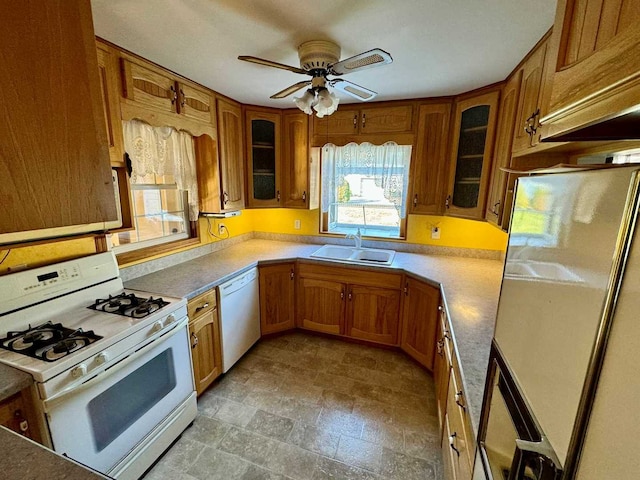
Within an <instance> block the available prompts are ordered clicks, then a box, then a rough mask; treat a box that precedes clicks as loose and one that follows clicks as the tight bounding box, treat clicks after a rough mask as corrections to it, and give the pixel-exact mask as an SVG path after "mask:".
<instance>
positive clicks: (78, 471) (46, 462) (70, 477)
mask: <svg viewBox="0 0 640 480" xmlns="http://www.w3.org/2000/svg"><path fill="white" fill-rule="evenodd" d="M0 449H1V450H2V473H1V474H0V478H4V479H7V480H11V479H15V480H18V479H29V480H51V479H56V480H100V479H107V478H109V477H105V476H104V475H101V474H99V473H97V472H94V471H93V470H89V469H87V468H86V467H83V466H82V465H80V464H78V463H76V462H74V461H73V460H71V459H69V458H66V457H63V456H62V455H58V454H57V453H55V452H53V451H51V450H49V449H48V448H45V447H43V446H42V445H40V444H38V443H35V442H33V441H31V440H29V439H28V438H25V437H23V436H21V435H18V434H17V433H14V432H12V431H11V430H8V429H6V428H4V427H0Z"/></svg>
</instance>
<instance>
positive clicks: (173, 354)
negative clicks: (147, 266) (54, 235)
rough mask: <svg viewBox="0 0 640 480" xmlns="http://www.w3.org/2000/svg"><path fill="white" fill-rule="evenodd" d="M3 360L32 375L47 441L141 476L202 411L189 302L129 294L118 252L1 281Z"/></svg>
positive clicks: (114, 472)
mask: <svg viewBox="0 0 640 480" xmlns="http://www.w3.org/2000/svg"><path fill="white" fill-rule="evenodd" d="M0 292H2V296H1V297H0V347H1V348H0V362H2V363H5V364H7V365H10V366H12V367H15V368H17V369H20V370H23V371H25V372H28V373H30V374H31V375H32V376H33V378H34V380H35V382H36V383H35V385H36V388H35V389H34V397H35V402H36V405H37V409H38V416H39V419H40V422H41V425H42V426H43V427H45V428H46V430H47V431H48V433H49V438H48V442H47V443H48V446H50V447H51V448H53V449H54V450H55V451H57V452H59V453H61V454H65V455H67V456H69V457H71V458H73V459H75V460H77V461H79V462H81V463H83V464H85V465H87V466H89V467H91V468H94V469H95V470H98V471H99V472H101V473H105V474H107V475H110V476H112V477H115V478H118V479H135V478H138V477H139V476H140V475H141V474H142V473H144V471H145V470H146V469H147V468H148V467H149V466H150V465H151V464H152V463H153V462H154V461H155V460H156V459H157V458H158V456H159V455H160V454H161V453H162V452H163V451H164V450H165V449H166V448H167V447H168V446H169V445H170V444H171V443H172V442H173V441H174V440H175V439H176V438H177V437H178V436H179V435H180V433H182V431H183V430H184V429H185V428H186V427H187V426H188V425H189V424H190V423H191V422H192V421H193V420H194V418H195V415H196V411H197V409H196V394H195V388H194V383H193V372H192V368H191V353H190V343H189V336H188V330H187V324H188V318H187V307H186V300H184V299H179V298H171V297H166V296H165V297H162V298H159V297H158V296H156V295H154V294H151V293H147V292H139V291H131V290H124V288H123V285H122V280H121V279H120V278H119V276H118V266H117V263H116V260H115V257H114V255H113V254H112V253H111V252H108V253H103V254H97V255H92V256H89V257H84V258H81V259H77V260H72V261H68V262H63V263H59V264H56V265H51V266H48V267H42V268H37V269H33V270H29V271H24V272H19V273H14V274H10V275H6V276H3V277H0Z"/></svg>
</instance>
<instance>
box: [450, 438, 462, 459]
mask: <svg viewBox="0 0 640 480" xmlns="http://www.w3.org/2000/svg"><path fill="white" fill-rule="evenodd" d="M457 437H458V433H457V432H453V433H452V434H451V435H450V436H449V446H450V447H451V449H452V450H453V451H454V452H456V454H457V455H458V456H460V450H458V449H457V448H456V445H455V443H456V438H457Z"/></svg>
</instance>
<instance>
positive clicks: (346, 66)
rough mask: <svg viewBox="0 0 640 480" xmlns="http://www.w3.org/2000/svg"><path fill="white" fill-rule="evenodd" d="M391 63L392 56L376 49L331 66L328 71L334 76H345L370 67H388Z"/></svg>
mask: <svg viewBox="0 0 640 480" xmlns="http://www.w3.org/2000/svg"><path fill="white" fill-rule="evenodd" d="M391 62H393V58H391V55H389V54H388V53H387V52H385V51H384V50H380V49H379V48H374V49H373V50H369V51H368V52H363V53H361V54H359V55H354V56H353V57H349V58H346V59H344V60H341V61H339V62H338V63H334V64H333V65H330V66H329V68H328V71H329V73H331V74H333V75H344V74H345V73H350V72H355V71H358V70H364V69H365V68H369V67H377V66H378V65H386V64H387V63H391Z"/></svg>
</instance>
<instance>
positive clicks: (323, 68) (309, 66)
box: [238, 40, 393, 117]
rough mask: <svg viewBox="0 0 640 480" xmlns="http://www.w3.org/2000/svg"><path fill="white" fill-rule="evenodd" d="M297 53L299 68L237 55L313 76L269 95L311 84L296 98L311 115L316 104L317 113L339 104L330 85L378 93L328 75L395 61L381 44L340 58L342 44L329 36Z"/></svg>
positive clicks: (368, 95) (363, 94)
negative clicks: (334, 41) (328, 38)
mask: <svg viewBox="0 0 640 480" xmlns="http://www.w3.org/2000/svg"><path fill="white" fill-rule="evenodd" d="M298 57H299V58H300V68H298V67H292V66H289V65H284V64H282V63H278V62H272V61H271V60H265V59H263V58H258V57H251V56H247V55H241V56H239V57H238V59H239V60H244V61H245V62H251V63H257V64H259V65H265V66H267V67H275V68H280V69H282V70H288V71H290V72H294V73H301V74H303V75H309V76H311V79H310V80H305V81H302V82H298V83H295V84H293V85H291V86H290V87H287V88H285V89H284V90H281V91H279V92H278V93H275V94H274V95H271V97H270V98H273V99H277V98H285V97H288V96H289V95H291V94H292V93H295V92H297V91H298V90H301V89H302V88H304V87H310V88H308V89H307V91H306V92H305V93H304V95H303V96H302V97H296V98H294V101H295V103H296V105H297V106H298V108H300V110H302V111H304V112H305V113H307V114H309V115H310V114H312V113H313V111H312V110H311V108H312V107H313V110H315V111H316V115H317V116H318V117H323V116H324V115H331V114H332V113H333V112H335V111H336V109H337V108H338V102H339V100H338V98H337V97H336V96H335V95H334V94H333V93H331V92H329V90H328V89H327V85H329V86H331V87H333V88H335V89H336V90H339V91H341V92H344V93H346V94H347V95H350V96H352V97H354V98H357V99H358V100H362V101H367V100H371V99H372V98H374V97H375V96H376V95H377V93H376V92H374V91H373V90H369V89H368V88H365V87H361V86H360V85H356V84H355V83H353V82H349V81H348V80H344V79H342V78H332V79H329V78H327V76H328V75H332V76H341V75H345V74H347V73H351V72H357V71H360V70H364V69H365V68H370V67H376V66H379V65H386V64H388V63H391V62H393V59H392V58H391V55H389V54H388V53H387V52H385V51H384V50H381V49H379V48H375V49H373V50H369V51H367V52H363V53H360V54H358V55H354V56H353V57H349V58H346V59H344V60H340V46H339V45H337V44H335V43H333V42H330V41H327V40H311V41H308V42H304V43H303V44H302V45H300V46H299V47H298Z"/></svg>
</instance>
